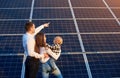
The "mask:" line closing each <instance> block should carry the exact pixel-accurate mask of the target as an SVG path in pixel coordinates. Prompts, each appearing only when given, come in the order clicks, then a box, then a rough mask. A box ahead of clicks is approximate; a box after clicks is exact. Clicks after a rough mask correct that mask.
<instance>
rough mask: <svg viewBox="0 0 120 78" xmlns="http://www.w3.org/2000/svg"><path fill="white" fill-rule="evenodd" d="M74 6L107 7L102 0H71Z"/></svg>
mask: <svg viewBox="0 0 120 78" xmlns="http://www.w3.org/2000/svg"><path fill="white" fill-rule="evenodd" d="M70 1H71V3H72V6H73V7H105V5H104V3H103V2H102V0H70Z"/></svg>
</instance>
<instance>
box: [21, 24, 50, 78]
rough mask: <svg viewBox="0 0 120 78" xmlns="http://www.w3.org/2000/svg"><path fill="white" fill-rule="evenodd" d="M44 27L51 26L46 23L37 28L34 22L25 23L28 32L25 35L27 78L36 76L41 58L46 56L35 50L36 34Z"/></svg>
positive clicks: (23, 39)
mask: <svg viewBox="0 0 120 78" xmlns="http://www.w3.org/2000/svg"><path fill="white" fill-rule="evenodd" d="M44 27H49V23H45V24H43V25H41V26H39V27H37V28H36V29H35V25H34V23H32V22H28V23H26V24H25V30H26V33H25V34H24V35H23V38H22V41H23V48H24V52H25V56H26V57H27V58H26V61H25V78H36V75H37V72H38V69H39V59H40V58H42V57H44V56H45V55H44V56H43V55H40V54H39V53H37V52H35V51H34V46H35V39H34V37H35V35H36V34H37V33H38V32H39V31H40V30H42V29H43V28H44Z"/></svg>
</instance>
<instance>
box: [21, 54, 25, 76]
mask: <svg viewBox="0 0 120 78" xmlns="http://www.w3.org/2000/svg"><path fill="white" fill-rule="evenodd" d="M25 60H26V56H25V54H24V57H23V62H22V69H21V78H24V74H25Z"/></svg>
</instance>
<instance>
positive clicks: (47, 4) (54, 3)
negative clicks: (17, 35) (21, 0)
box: [35, 0, 69, 7]
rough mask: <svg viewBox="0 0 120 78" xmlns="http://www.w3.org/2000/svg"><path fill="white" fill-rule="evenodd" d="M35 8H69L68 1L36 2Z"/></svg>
mask: <svg viewBox="0 0 120 78" xmlns="http://www.w3.org/2000/svg"><path fill="white" fill-rule="evenodd" d="M35 7H69V5H68V0H35Z"/></svg>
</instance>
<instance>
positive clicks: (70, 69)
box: [37, 54, 88, 78]
mask: <svg viewBox="0 0 120 78" xmlns="http://www.w3.org/2000/svg"><path fill="white" fill-rule="evenodd" d="M56 64H57V66H58V67H59V69H60V71H61V73H62V75H63V77H64V78H73V77H74V78H78V77H80V78H88V75H87V70H86V67H85V63H84V59H83V56H82V55H81V54H75V55H69V54H68V55H61V56H60V58H59V60H58V61H56ZM41 69H42V68H41V65H40V70H39V73H38V76H37V78H41V71H42V70H41ZM50 78H56V77H54V76H53V75H50Z"/></svg>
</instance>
